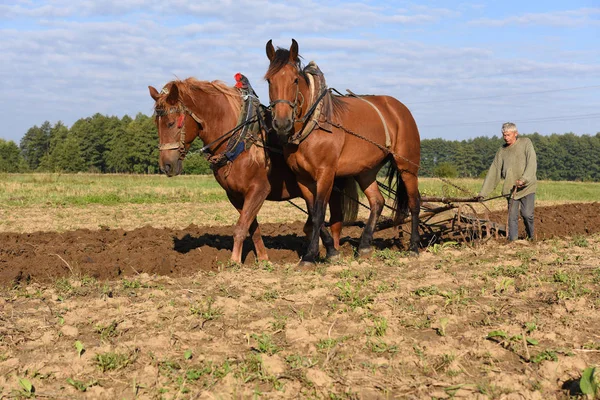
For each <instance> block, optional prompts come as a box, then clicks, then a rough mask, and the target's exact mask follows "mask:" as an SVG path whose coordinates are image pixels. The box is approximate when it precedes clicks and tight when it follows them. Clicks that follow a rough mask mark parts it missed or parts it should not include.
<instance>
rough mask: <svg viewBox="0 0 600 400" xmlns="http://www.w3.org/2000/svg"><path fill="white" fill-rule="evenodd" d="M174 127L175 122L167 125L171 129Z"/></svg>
mask: <svg viewBox="0 0 600 400" xmlns="http://www.w3.org/2000/svg"><path fill="white" fill-rule="evenodd" d="M173 125H175V121H172V122H169V123H168V124H167V126H168V127H169V128H172V127H173Z"/></svg>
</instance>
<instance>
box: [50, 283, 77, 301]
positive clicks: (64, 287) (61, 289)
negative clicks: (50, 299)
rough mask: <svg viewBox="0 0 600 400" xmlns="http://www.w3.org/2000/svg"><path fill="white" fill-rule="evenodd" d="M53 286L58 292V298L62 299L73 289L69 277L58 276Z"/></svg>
mask: <svg viewBox="0 0 600 400" xmlns="http://www.w3.org/2000/svg"><path fill="white" fill-rule="evenodd" d="M54 288H55V289H56V291H57V293H59V296H58V298H59V300H62V298H63V296H69V295H71V294H72V293H73V292H74V291H75V288H74V287H73V285H71V280H70V279H69V278H58V279H57V280H56V282H55V283H54Z"/></svg>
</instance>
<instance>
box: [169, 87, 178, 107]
mask: <svg viewBox="0 0 600 400" xmlns="http://www.w3.org/2000/svg"><path fill="white" fill-rule="evenodd" d="M178 101H179V88H178V87H177V85H176V84H175V83H173V85H171V88H170V89H169V94H168V95H167V103H169V104H177V102H178Z"/></svg>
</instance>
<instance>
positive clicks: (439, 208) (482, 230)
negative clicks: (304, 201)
mask: <svg viewBox="0 0 600 400" xmlns="http://www.w3.org/2000/svg"><path fill="white" fill-rule="evenodd" d="M440 179H442V180H444V179H443V178H440ZM444 181H445V180H444ZM446 183H448V184H450V185H451V186H454V187H455V188H457V189H459V190H460V191H462V192H464V193H468V191H467V190H466V189H463V188H460V187H457V186H456V185H454V184H452V183H449V182H446ZM378 185H379V187H380V190H381V192H382V194H383V195H384V198H386V199H392V198H393V197H394V196H395V192H394V190H393V189H392V188H391V187H390V186H388V185H386V184H384V183H382V182H378ZM498 197H503V196H498ZM498 197H494V198H490V199H486V201H487V200H493V199H496V198H498ZM352 200H354V201H356V202H357V203H358V204H359V205H360V206H362V207H364V208H366V209H369V206H368V205H367V204H364V203H363V202H361V201H360V199H354V198H352ZM474 204H479V205H481V207H477V208H476V207H475V206H474ZM385 208H387V209H391V208H392V207H390V206H389V205H388V204H387V202H386V205H385ZM478 208H483V211H481V210H480V211H478V210H477V209H478ZM410 221H411V217H410V215H409V216H407V217H406V218H405V219H404V222H403V223H402V224H401V225H397V224H395V223H394V221H393V220H392V218H390V217H384V216H383V215H382V216H381V217H380V219H379V222H378V223H377V225H376V227H375V231H376V232H379V231H383V230H387V229H397V230H398V237H399V238H400V237H402V236H403V235H404V234H405V233H406V234H410V232H408V231H405V230H404V228H403V226H404V225H406V224H407V223H409V222H410ZM348 225H351V226H357V227H360V228H362V227H364V225H365V223H364V222H363V221H357V222H353V223H350V224H348ZM419 228H420V231H421V245H422V247H427V246H431V245H433V244H436V243H441V242H444V241H457V242H463V243H468V242H475V241H478V242H486V241H488V240H489V239H492V238H493V239H498V238H502V237H506V235H507V226H506V224H501V223H498V222H494V221H491V220H490V210H489V208H487V207H486V206H485V204H483V202H482V201H481V200H480V199H479V198H477V197H475V196H468V197H450V196H421V212H420V214H419Z"/></svg>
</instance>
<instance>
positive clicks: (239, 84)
mask: <svg viewBox="0 0 600 400" xmlns="http://www.w3.org/2000/svg"><path fill="white" fill-rule="evenodd" d="M234 78H235V87H236V88H238V89H241V88H243V87H244V84H243V83H242V74H241V73H239V72H238V73H237V74H235V76H234Z"/></svg>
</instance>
